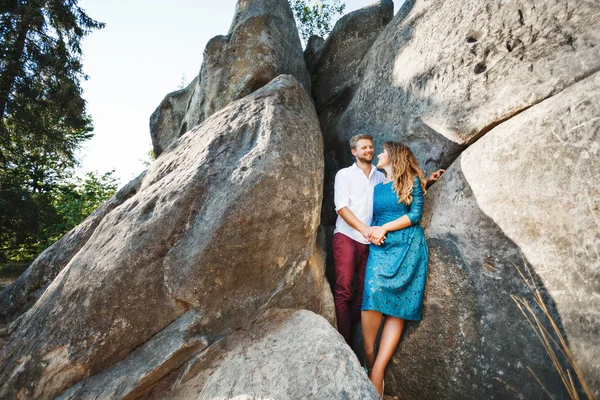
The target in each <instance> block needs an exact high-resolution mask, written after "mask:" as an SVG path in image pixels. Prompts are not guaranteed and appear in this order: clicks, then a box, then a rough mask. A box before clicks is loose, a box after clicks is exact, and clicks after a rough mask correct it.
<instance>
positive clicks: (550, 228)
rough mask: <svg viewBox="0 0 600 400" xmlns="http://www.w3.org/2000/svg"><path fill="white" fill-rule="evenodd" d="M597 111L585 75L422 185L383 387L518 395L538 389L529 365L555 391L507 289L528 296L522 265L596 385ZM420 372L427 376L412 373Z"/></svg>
mask: <svg viewBox="0 0 600 400" xmlns="http://www.w3.org/2000/svg"><path fill="white" fill-rule="evenodd" d="M599 113H600V73H595V74H593V75H592V76H590V77H588V78H586V79H584V80H582V81H580V82H579V83H577V84H574V85H573V86H571V87H569V88H567V89H565V90H564V91H562V92H561V93H559V94H558V95H556V96H553V97H551V98H549V99H546V100H544V101H543V102H540V103H539V104H537V105H535V106H533V107H531V108H529V109H528V110H526V111H524V112H522V113H520V114H519V115H517V116H515V117H513V118H511V119H510V120H508V121H506V122H504V123H502V124H500V125H498V126H497V127H495V128H494V129H492V130H491V131H490V132H488V133H487V134H486V135H485V136H484V137H483V138H481V139H479V141H477V142H476V143H475V144H473V145H471V146H470V147H469V148H468V149H467V150H466V151H464V152H463V153H462V154H461V156H460V157H459V158H458V159H457V160H456V161H455V162H454V163H453V164H452V166H451V167H450V168H449V170H448V171H447V172H446V174H444V176H443V177H442V179H441V181H440V182H438V183H437V184H436V185H434V187H433V188H432V189H431V190H430V191H429V193H428V194H427V197H426V199H427V200H426V205H427V207H426V213H425V215H424V218H423V221H424V224H425V225H426V233H427V236H428V238H429V245H430V255H431V265H430V275H429V283H428V291H427V297H426V301H425V314H424V319H423V321H422V322H421V323H420V324H419V325H418V326H415V325H412V326H410V327H409V329H408V332H407V334H406V335H405V337H404V338H403V341H402V342H401V344H400V347H399V349H398V350H397V352H396V355H395V356H394V360H393V361H394V362H392V363H391V368H390V370H389V371H388V381H389V384H388V385H387V386H388V387H389V389H390V393H394V394H399V395H401V396H402V397H404V398H415V397H417V393H416V391H415V390H414V388H415V387H426V388H427V389H426V390H425V391H423V392H420V393H418V397H419V398H440V397H444V396H446V395H449V393H450V394H453V396H454V395H455V396H460V395H465V394H467V395H466V397H473V398H504V397H506V396H508V395H509V394H510V393H511V392H510V389H509V388H508V386H507V385H510V386H511V387H513V388H515V389H516V390H517V391H518V392H520V393H522V394H523V395H524V396H525V397H526V398H536V397H541V396H544V392H543V389H542V388H541V386H540V385H539V384H538V383H537V381H536V379H535V378H534V376H533V375H532V374H531V373H530V372H529V371H528V370H527V367H529V368H531V370H532V371H533V372H534V373H535V374H536V375H537V376H538V377H539V379H540V380H541V382H542V383H543V384H544V386H545V387H546V388H547V389H548V390H549V391H550V393H553V394H554V395H556V396H557V397H558V398H566V397H567V395H566V392H565V391H564V389H562V384H561V381H560V378H559V376H558V374H557V373H556V372H555V371H554V368H553V365H552V362H551V360H550V358H549V356H548V355H547V354H546V352H545V350H544V348H543V347H542V346H541V344H540V341H539V339H538V338H537V337H536V335H535V334H534V332H533V330H532V329H531V327H530V326H529V324H528V322H527V321H526V319H525V317H524V316H523V315H522V314H521V313H520V311H519V310H518V308H517V307H516V305H515V303H514V302H513V300H512V298H511V295H517V296H524V297H525V298H527V299H528V301H529V302H530V303H531V302H532V294H531V292H530V290H529V288H528V287H527V286H526V285H525V283H524V281H523V279H522V278H521V276H520V275H519V273H518V271H517V270H516V268H515V266H518V267H519V268H520V269H521V270H522V271H524V272H525V271H526V268H529V269H530V270H531V272H532V277H533V279H534V281H535V282H536V284H537V285H538V287H539V288H540V291H541V293H542V294H543V295H544V297H545V300H546V302H547V304H548V307H549V311H550V313H551V315H552V316H553V317H554V319H555V320H556V322H557V324H558V327H559V328H560V329H561V330H562V332H563V334H564V335H565V337H566V339H567V341H568V343H569V346H570V348H571V350H572V352H573V354H574V356H575V359H576V362H577V363H578V365H579V367H580V368H581V370H582V371H583V373H584V375H585V377H586V378H587V380H588V383H589V384H590V385H591V387H592V388H593V390H594V391H595V392H596V394H598V393H599V392H600V361H598V360H600V344H599V342H598V340H597V339H598V337H599V335H600V313H599V311H598V310H600V279H599V276H600V257H599V255H598V252H597V249H599V248H600V231H599V229H598V204H599V200H600V190H599V185H598V177H599V176H600V164H599V163H598V159H599V157H600V146H599V140H598V139H599V135H600V118H598V115H599ZM525 273H526V272H525ZM526 275H527V273H526ZM536 311H537V312H538V317H539V318H540V319H541V320H542V321H545V326H546V328H547V329H548V331H552V328H551V327H550V325H549V324H548V322H547V319H546V317H545V316H544V315H543V313H541V312H540V310H539V309H537V308H536ZM561 361H564V360H563V359H562V358H561ZM432 370H433V371H436V373H435V375H436V376H437V377H438V379H435V380H433V381H432V380H431V379H430V378H429V377H428V376H427V375H426V374H424V372H425V371H432ZM386 383H387V382H386ZM449 388H450V389H449ZM450 397H452V396H450Z"/></svg>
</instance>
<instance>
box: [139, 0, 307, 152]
mask: <svg viewBox="0 0 600 400" xmlns="http://www.w3.org/2000/svg"><path fill="white" fill-rule="evenodd" d="M281 74H291V75H293V76H294V77H295V78H296V79H297V80H298V81H299V82H300V83H301V84H302V85H303V86H304V88H305V89H306V91H307V93H310V80H309V77H308V71H307V70H306V66H305V63H304V58H303V53H302V46H301V43H300V38H299V37H298V31H297V29H296V23H295V21H294V15H293V13H292V10H291V8H290V5H289V3H288V2H287V0H252V1H249V0H240V1H238V3H237V5H236V11H235V16H234V18H233V21H232V23H231V28H230V29H229V33H228V34H227V36H215V37H214V38H212V39H211V40H210V41H209V42H208V44H207V45H206V48H205V49H204V59H203V62H202V67H201V70H200V74H199V76H198V77H196V79H194V81H192V83H190V85H188V87H186V88H185V89H183V90H180V91H177V92H173V93H170V94H168V95H167V96H166V97H165V99H164V100H163V101H162V102H161V104H160V105H159V106H158V108H157V109H156V111H155V112H154V114H152V118H151V120H150V135H151V137H152V145H153V148H154V154H155V156H157V157H158V156H159V155H160V154H161V153H162V152H163V151H164V149H166V148H167V146H168V145H169V144H170V143H172V142H173V141H174V140H175V139H176V138H178V137H179V136H181V135H182V134H183V133H185V132H187V131H189V130H191V129H192V128H193V127H194V126H196V125H198V124H199V123H201V122H202V121H204V120H205V119H206V118H208V117H209V116H210V115H212V114H213V113H215V112H216V111H218V110H220V109H222V108H223V107H225V106H226V105H227V104H229V103H230V102H232V101H233V100H237V99H240V98H242V97H244V96H246V95H248V94H250V93H252V92H253V91H255V90H257V89H259V88H261V87H262V86H264V85H266V84H267V83H268V82H270V81H271V80H272V79H273V78H275V77H276V76H278V75H281Z"/></svg>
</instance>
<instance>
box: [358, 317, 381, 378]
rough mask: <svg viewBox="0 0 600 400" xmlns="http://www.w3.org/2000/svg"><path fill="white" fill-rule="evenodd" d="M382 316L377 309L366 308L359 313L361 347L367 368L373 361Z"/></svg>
mask: <svg viewBox="0 0 600 400" xmlns="http://www.w3.org/2000/svg"><path fill="white" fill-rule="evenodd" d="M382 317H383V315H382V314H381V313H380V312H379V311H372V310H368V311H363V312H362V313H361V318H360V320H361V325H362V333H363V347H364V350H365V359H366V361H367V365H366V367H367V368H368V369H371V368H372V367H373V364H374V363H375V340H376V339H377V333H378V332H379V327H380V326H381V318H382Z"/></svg>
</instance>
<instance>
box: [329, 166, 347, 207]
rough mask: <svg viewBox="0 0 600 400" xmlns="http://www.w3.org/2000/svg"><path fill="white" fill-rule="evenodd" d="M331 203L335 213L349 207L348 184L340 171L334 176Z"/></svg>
mask: <svg viewBox="0 0 600 400" xmlns="http://www.w3.org/2000/svg"><path fill="white" fill-rule="evenodd" d="M333 202H334V204H335V212H336V213H337V212H338V211H339V210H341V209H342V208H344V207H348V206H349V205H350V182H348V178H347V177H346V174H344V173H343V172H342V171H338V173H337V174H336V175H335V183H334V194H333Z"/></svg>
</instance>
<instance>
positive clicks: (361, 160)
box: [356, 156, 373, 164]
mask: <svg viewBox="0 0 600 400" xmlns="http://www.w3.org/2000/svg"><path fill="white" fill-rule="evenodd" d="M356 158H357V159H358V160H359V161H360V162H363V163H366V164H370V163H371V161H373V156H370V157H369V158H365V157H359V156H356Z"/></svg>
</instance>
